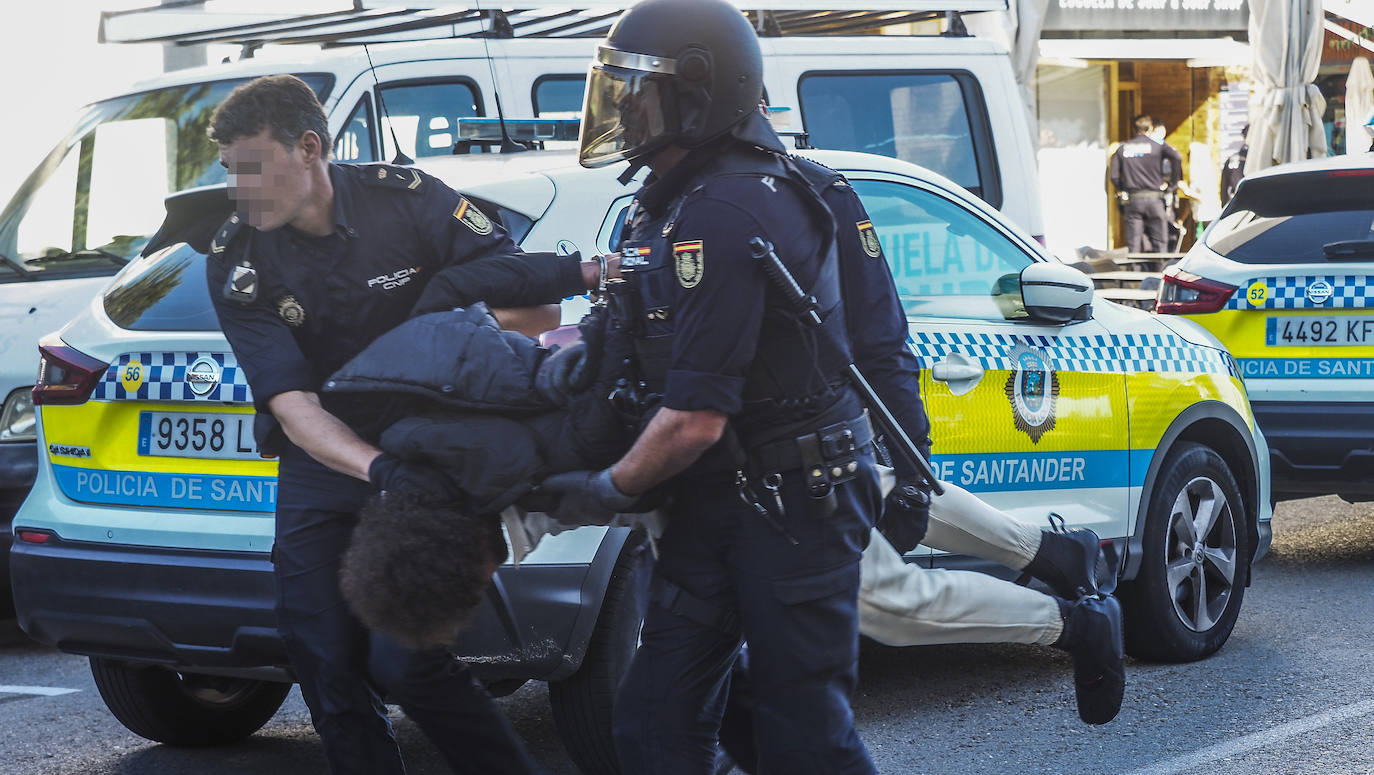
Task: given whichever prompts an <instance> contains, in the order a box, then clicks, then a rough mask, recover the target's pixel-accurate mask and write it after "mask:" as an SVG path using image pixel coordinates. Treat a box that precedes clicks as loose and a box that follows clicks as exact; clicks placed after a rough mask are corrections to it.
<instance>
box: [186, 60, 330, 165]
mask: <svg viewBox="0 0 1374 775" xmlns="http://www.w3.org/2000/svg"><path fill="white" fill-rule="evenodd" d="M264 127H266V128H270V129H271V130H272V137H273V138H275V139H276V141H277V142H279V143H281V144H282V145H284V146H286V147H287V148H292V147H294V146H295V145H296V141H297V140H300V139H301V135H303V134H305V133H306V132H314V133H315V134H317V135H319V136H320V146H321V147H322V148H324V150H325V153H326V154H327V153H328V152H329V150H330V149H331V148H332V147H333V146H332V145H330V138H329V120H328V119H327V118H325V115H324V108H323V107H322V106H321V105H320V100H319V98H318V97H316V96H315V91H314V90H313V89H311V88H310V86H309V84H307V83H306V82H305V81H302V80H301V79H299V78H297V77H296V76H294V75H264V76H263V77H261V78H254V79H253V80H251V81H249V82H248V83H245V84H243V85H242V86H239V87H237V88H235V89H234V90H233V91H232V92H229V96H228V97H226V98H225V99H224V102H221V103H220V104H219V107H217V108H215V112H214V114H213V115H212V116H211V117H210V139H211V140H213V141H215V142H217V143H232V142H234V141H235V140H238V139H239V138H242V137H252V136H253V135H256V134H257V133H258V132H261V131H262V130H263V128H264Z"/></svg>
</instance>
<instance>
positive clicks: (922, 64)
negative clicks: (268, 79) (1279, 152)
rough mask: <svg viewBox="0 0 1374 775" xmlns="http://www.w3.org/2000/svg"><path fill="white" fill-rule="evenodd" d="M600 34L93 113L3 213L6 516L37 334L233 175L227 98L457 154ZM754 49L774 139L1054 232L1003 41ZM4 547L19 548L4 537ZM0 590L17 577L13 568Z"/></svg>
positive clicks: (120, 99)
mask: <svg viewBox="0 0 1374 775" xmlns="http://www.w3.org/2000/svg"><path fill="white" fill-rule="evenodd" d="M969 2H970V0H964V4H965V5H967V4H968V3H969ZM149 10H152V9H149ZM597 40H598V39H597V38H592V37H574V38H547V37H540V38H520V37H515V38H509V39H499V38H494V39H473V38H460V39H447V40H432V41H425V42H419V43H387V44H377V45H370V46H368V47H366V48H364V47H362V46H341V47H338V48H333V49H327V50H325V51H324V52H322V53H312V54H309V55H308V56H306V55H303V56H302V58H300V59H298V60H294V61H293V60H285V59H273V60H271V61H262V60H255V59H252V58H249V59H244V60H240V61H238V62H234V63H227V64H221V65H213V66H208V67H201V68H195V69H189V70H181V71H176V72H173V73H169V74H167V75H164V76H161V77H159V78H156V79H153V80H149V81H145V82H143V83H140V84H137V85H136V86H135V87H134V88H133V89H131V90H130V91H129V92H128V93H127V94H123V95H119V96H115V97H111V98H109V99H106V100H102V101H100V102H97V103H95V104H93V105H91V106H90V107H89V108H87V109H86V111H85V112H84V113H83V115H82V116H81V118H80V119H79V120H78V122H77V125H76V126H75V127H74V128H73V130H72V132H71V133H70V134H69V135H68V136H67V138H66V139H64V140H63V141H62V142H61V143H60V144H59V145H58V146H57V147H56V148H55V149H54V150H53V151H52V152H51V153H50V154H49V155H48V157H47V158H45V159H44V160H43V162H42V163H41V164H39V166H38V168H37V169H36V170H35V171H34V172H33V173H32V174H31V175H30V176H29V178H28V179H27V180H26V181H25V183H24V185H23V186H22V187H21V188H20V189H19V191H18V193H17V194H16V195H15V196H14V198H13V199H12V200H11V201H10V203H9V205H8V206H7V207H6V208H5V209H4V210H3V212H0V399H3V400H4V406H3V410H0V519H3V520H5V521H6V522H7V521H8V520H9V518H10V515H11V514H12V512H13V510H14V507H15V506H17V504H18V502H19V500H20V499H22V497H23V494H24V493H25V492H26V491H27V489H28V487H29V485H30V483H31V482H32V481H33V476H34V471H35V467H36V458H37V455H36V451H35V447H34V445H35V439H36V436H35V433H34V420H33V408H32V404H31V402H30V399H29V396H28V391H29V389H30V388H31V386H32V385H33V380H34V376H35V373H36V370H37V367H38V350H37V346H36V345H37V342H38V339H39V337H40V336H41V335H43V334H45V333H47V332H49V331H53V330H55V329H57V328H58V327H60V326H61V325H62V324H63V323H65V322H66V321H67V320H69V319H71V318H72V317H73V316H74V315H75V314H76V313H77V312H78V311H79V310H80V309H82V308H83V307H84V306H85V305H86V304H87V303H89V302H90V301H91V299H92V297H94V296H95V295H96V293H97V292H98V291H99V290H101V289H102V288H103V286H104V285H105V283H106V281H107V279H108V277H109V276H110V275H113V274H114V272H115V271H117V270H118V268H119V267H120V265H122V264H123V263H124V262H125V261H127V260H129V259H130V258H133V257H135V256H137V255H138V253H139V251H140V250H142V248H143V247H144V245H145V244H147V242H148V240H149V239H150V238H151V237H152V235H153V234H154V232H155V231H156V229H157V227H158V225H159V224H160V223H161V221H162V217H163V215H164V210H163V199H164V198H165V197H166V196H168V195H170V194H174V193H177V192H179V191H184V190H186V189H191V188H197V187H201V186H207V185H213V184H216V183H220V182H222V181H223V180H224V176H225V171H224V169H223V168H222V167H221V166H220V164H219V157H218V148H217V147H216V145H215V144H214V143H213V142H211V141H210V139H209V138H208V136H207V134H206V128H207V127H208V125H209V119H210V114H211V111H212V110H213V109H214V107H215V106H216V105H218V104H219V102H220V101H221V100H223V99H224V98H225V97H226V96H227V95H228V94H229V92H230V91H231V90H232V89H233V88H234V87H235V86H238V85H239V84H241V83H244V82H246V81H248V80H250V79H252V78H255V77H257V76H261V75H268V74H274V73H294V74H296V75H298V76H300V77H302V78H303V79H305V80H306V82H308V83H309V84H310V85H311V86H312V87H313V88H314V89H315V91H316V93H317V94H318V95H319V96H320V99H321V101H322V102H323V104H324V107H325V111H326V113H327V114H328V116H329V125H330V130H331V132H332V133H333V135H334V137H335V138H336V142H335V157H336V158H337V159H338V160H339V161H344V162H369V161H392V160H394V159H395V158H396V157H397V151H398V149H399V151H400V152H401V153H403V154H404V155H405V156H408V157H410V158H411V159H414V160H416V162H417V163H419V164H421V165H423V164H424V163H425V159H426V158H427V157H437V156H449V155H451V154H452V153H453V152H454V148H455V145H456V143H457V140H458V137H457V134H456V122H457V120H458V119H460V118H465V117H473V116H495V115H496V114H497V110H496V104H497V97H498V93H499V97H500V102H501V107H502V109H503V112H504V115H505V116H507V117H526V118H528V117H541V116H560V117H570V116H575V115H577V114H578V113H579V112H580V109H581V105H582V91H583V81H584V78H585V74H586V70H587V66H588V64H589V62H590V61H591V57H592V53H593V50H594V48H595V45H596V43H597ZM762 43H763V51H764V56H765V87H766V90H767V95H768V98H769V102H770V104H772V105H773V106H775V107H778V108H779V109H781V114H782V116H783V117H784V118H783V122H782V126H780V129H782V130H783V131H789V130H790V131H804V132H806V133H807V134H808V136H809V141H810V143H811V144H812V145H813V146H814V147H817V148H824V149H838V150H854V151H866V152H869V153H875V154H881V155H886V156H893V157H896V158H900V159H903V160H906V161H911V162H915V163H918V164H920V165H922V166H924V167H927V168H929V169H931V170H933V171H935V172H938V173H940V174H942V175H944V176H945V177H947V178H949V179H950V180H952V181H954V182H955V183H958V184H960V185H961V186H963V187H965V188H967V189H968V190H969V191H972V192H973V193H974V194H976V195H978V196H980V197H981V198H983V199H984V200H985V201H987V202H988V203H989V204H991V205H992V206H993V207H995V208H997V209H999V210H1001V211H1002V212H1003V214H1005V215H1007V216H1008V217H1009V218H1010V219H1011V220H1012V221H1013V222H1015V223H1017V224H1018V225H1019V226H1021V227H1022V228H1023V229H1025V230H1026V231H1027V232H1029V233H1030V234H1032V235H1037V236H1038V235H1042V234H1043V233H1044V229H1043V226H1042V218H1041V211H1040V203H1039V193H1038V192H1039V183H1038V179H1037V176H1036V168H1035V153H1034V149H1033V148H1032V147H1031V145H1030V137H1031V134H1030V131H1029V129H1028V127H1027V125H1026V118H1025V115H1024V112H1023V111H1021V110H1019V109H1013V110H1008V109H1005V108H1003V109H1000V110H999V109H994V106H1019V105H1020V104H1021V102H1020V97H1019V95H1018V93H1017V87H1016V83H1015V80H1014V77H1013V74H1012V70H1011V65H1010V62H1009V59H1008V57H1007V54H1006V51H1005V50H1003V49H1002V48H1001V47H1000V46H998V45H997V44H995V43H992V42H990V41H985V40H980V39H976V38H972V37H966V36H943V35H942V36H862V37H834V36H825V37H818V36H813V37H807V36H791V35H789V36H785V37H765V38H763V39H762ZM788 124H790V126H788ZM529 247H530V248H532V249H553V248H554V247H555V246H553V245H531V246H529ZM0 536H3V540H5V541H8V540H9V530H7V529H6V530H3V531H0ZM0 548H3V547H0ZM6 555H7V553H0V558H3V557H5V556H6ZM3 570H4V569H3V567H0V571H3ZM0 578H2V579H4V580H5V581H6V582H7V580H8V573H3V574H0ZM0 583H4V582H0Z"/></svg>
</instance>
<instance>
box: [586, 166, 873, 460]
mask: <svg viewBox="0 0 1374 775" xmlns="http://www.w3.org/2000/svg"><path fill="white" fill-rule="evenodd" d="M794 177H795V176H793V175H792V173H790V172H789V171H788V169H787V167H786V166H785V165H784V164H783V163H782V162H781V159H780V157H778V156H776V155H774V154H771V153H767V152H764V151H760V150H757V149H754V148H751V147H748V146H745V145H743V144H742V143H739V142H738V141H735V140H733V139H727V140H723V141H717V143H715V144H712V145H711V146H708V147H706V148H702V149H697V150H696V151H693V152H692V153H690V154H689V155H688V156H687V157H686V158H684V159H683V160H682V161H681V162H679V163H678V164H677V165H676V166H675V167H674V168H673V169H671V170H669V171H668V173H667V174H666V175H664V176H663V177H662V178H656V177H651V178H650V180H649V181H648V182H647V183H646V185H645V186H644V187H643V188H642V189H641V190H640V191H639V193H638V194H637V197H636V205H635V207H633V208H632V209H631V212H630V214H629V223H628V224H627V228H626V229H625V232H624V237H623V239H622V241H621V263H620V271H621V274H622V276H623V277H624V278H625V279H626V282H627V284H628V286H629V289H630V293H629V299H630V301H629V303H613V309H615V311H616V315H617V317H618V318H619V319H620V320H621V321H622V323H623V324H624V325H626V326H627V327H628V328H629V329H630V331H631V334H632V336H633V337H634V339H635V342H636V347H637V361H638V364H637V365H638V367H639V368H640V369H641V371H642V375H643V376H644V378H645V379H646V381H647V383H648V388H649V389H650V390H651V391H652V392H653V393H656V394H660V395H661V405H662V406H665V407H668V408H671V409H677V410H683V411H696V410H716V411H719V412H722V413H724V414H726V415H730V416H731V426H732V427H733V429H734V431H735V432H736V434H737V435H738V438H739V440H740V441H741V443H742V444H743V445H744V446H745V447H746V448H748V447H750V446H753V445H755V444H758V443H762V442H764V441H769V440H771V438H770V437H773V438H776V437H778V436H779V434H783V435H786V434H787V433H789V432H790V431H791V430H792V429H794V428H795V426H796V425H797V424H798V423H805V422H806V421H808V420H809V419H811V418H814V417H817V416H819V415H821V414H823V413H830V414H832V415H845V416H846V417H854V416H857V415H858V414H859V413H860V411H861V407H860V405H859V403H858V399H857V397H856V396H855V395H854V394H853V393H852V391H850V390H849V389H848V388H847V387H846V386H845V385H844V383H843V372H842V369H843V366H844V364H847V363H848V358H849V354H848V351H847V343H846V342H845V341H844V335H843V331H842V325H843V309H842V307H841V306H840V304H839V293H838V279H837V278H836V277H834V275H833V273H834V272H835V271H836V268H835V266H834V265H835V263H836V262H834V261H833V260H832V261H827V260H826V255H825V251H826V249H827V247H831V246H833V236H832V235H833V231H832V224H831V223H830V221H829V217H828V215H826V214H825V213H824V212H823V211H818V210H817V209H816V204H817V203H818V201H819V200H815V201H812V200H811V199H808V197H812V198H814V193H813V192H812V191H811V190H810V188H809V186H808V185H807V183H806V181H805V180H802V179H794ZM753 237H761V238H763V239H764V240H766V241H768V242H770V243H772V244H773V245H774V248H775V250H776V252H777V254H778V256H779V257H780V258H781V259H782V260H783V262H784V264H786V265H787V267H788V269H789V271H790V272H791V273H792V274H793V275H794V277H795V278H796V280H797V282H798V283H799V284H800V285H801V287H802V288H805V289H813V290H814V289H820V288H822V287H823V286H826V285H827V283H826V282H825V281H824V279H825V278H826V277H827V273H829V284H830V285H833V293H825V292H818V293H817V295H818V296H819V297H822V314H823V316H825V317H826V319H827V322H828V323H831V322H833V321H838V323H839V325H840V326H841V331H840V336H839V346H840V347H841V348H842V350H843V351H842V352H840V353H838V354H832V355H827V354H826V352H825V350H824V348H823V346H822V345H820V344H819V343H818V342H817V332H815V331H814V330H807V329H806V328H805V325H804V324H803V323H802V322H801V321H800V319H799V317H798V315H797V314H796V313H795V312H794V311H793V310H792V309H791V308H789V306H788V305H787V304H786V303H785V301H784V299H783V297H782V295H781V294H780V293H779V291H778V289H777V288H776V287H774V286H773V284H772V283H771V282H770V280H769V278H768V276H767V275H766V273H765V272H764V269H763V266H762V264H761V262H760V261H758V260H757V259H755V258H753V256H752V253H751V250H750V240H751V239H752V238H753ZM621 300H622V301H623V297H622V299H621ZM840 361H843V363H840ZM810 430H815V429H814V428H811V429H810ZM721 452H722V451H721V450H720V449H717V450H716V451H715V452H714V453H708V454H707V455H706V456H704V457H703V461H702V464H701V465H699V466H698V468H697V469H696V470H699V471H700V470H703V469H705V470H714V469H715V468H716V467H717V466H718V465H719V464H721V463H725V461H724V459H723V456H722V454H721ZM725 465H726V466H728V465H732V463H726V464H725ZM721 467H725V466H721Z"/></svg>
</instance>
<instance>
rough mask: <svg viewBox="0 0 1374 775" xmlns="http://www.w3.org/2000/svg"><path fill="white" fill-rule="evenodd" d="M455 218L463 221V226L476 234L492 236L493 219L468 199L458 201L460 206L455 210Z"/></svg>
mask: <svg viewBox="0 0 1374 775" xmlns="http://www.w3.org/2000/svg"><path fill="white" fill-rule="evenodd" d="M453 217H454V218H457V219H458V220H459V221H462V223H463V225H464V226H466V227H468V228H469V229H472V231H473V232H474V233H475V234H478V235H480V236H486V235H488V234H491V219H490V218H488V217H487V214H486V213H484V212H482V211H481V210H480V209H478V207H477V205H475V204H473V203H472V202H469V201H468V199H467V197H463V198H462V199H460V200H458V206H457V207H455V208H453Z"/></svg>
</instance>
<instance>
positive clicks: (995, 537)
mask: <svg viewBox="0 0 1374 775" xmlns="http://www.w3.org/2000/svg"><path fill="white" fill-rule="evenodd" d="M942 484H943V485H944V489H945V493H944V495H936V496H934V497H933V498H931V503H930V529H929V531H928V532H927V533H926V537H925V540H924V541H923V543H924V544H926V545H927V546H930V547H932V548H934V549H939V550H942V551H947V552H955V553H958V554H966V555H971V556H974V557H979V558H982V559H985V560H991V561H993V562H996V563H998V564H1000V565H1005V566H1007V567H1009V568H1012V569H1013V570H1021V569H1022V568H1025V567H1026V565H1027V564H1028V563H1029V562H1030V561H1031V559H1032V558H1033V557H1035V552H1036V550H1037V549H1039V548H1040V532H1041V531H1040V529H1039V528H1038V527H1036V526H1035V525H1028V524H1025V523H1022V522H1018V521H1016V520H1015V519H1012V518H1011V517H1010V516H1008V515H1006V514H1005V513H1003V512H1001V511H998V510H997V509H994V508H993V507H991V506H989V505H988V504H987V503H985V502H983V501H982V500H981V499H979V498H978V497H977V496H975V495H973V494H972V493H970V492H969V491H967V490H964V489H962V488H960V487H956V486H955V485H952V484H949V483H942ZM860 569H861V582H860V587H859V630H860V632H862V633H863V634H864V635H867V636H868V637H870V638H873V639H874V640H876V641H878V642H879V643H885V644H887V645H889V646H917V645H934V644H943V643H1035V644H1040V645H1049V644H1051V643H1054V641H1055V640H1057V639H1058V638H1059V635H1060V632H1061V631H1062V630H1063V623H1062V621H1061V620H1060V617H1059V604H1058V603H1057V602H1056V601H1055V599H1054V598H1053V597H1051V596H1049V595H1046V594H1042V593H1040V592H1036V591H1035V590H1032V589H1027V588H1026V587H1023V586H1020V585H1018V584H1013V583H1012V582H1010V581H1003V580H1001V579H997V578H993V577H992V576H989V575H987V574H985V573H979V572H977V571H959V570H932V569H929V568H923V567H921V566H920V565H916V564H912V563H908V562H906V561H905V560H903V559H902V556H901V555H900V554H898V553H897V550H896V549H893V548H892V544H889V543H888V542H887V539H886V538H883V536H882V534H880V533H879V532H878V531H877V530H874V531H873V536H872V540H871V541H870V542H869V544H868V548H867V549H866V550H864V553H863V558H862V560H861V562H860Z"/></svg>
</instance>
